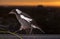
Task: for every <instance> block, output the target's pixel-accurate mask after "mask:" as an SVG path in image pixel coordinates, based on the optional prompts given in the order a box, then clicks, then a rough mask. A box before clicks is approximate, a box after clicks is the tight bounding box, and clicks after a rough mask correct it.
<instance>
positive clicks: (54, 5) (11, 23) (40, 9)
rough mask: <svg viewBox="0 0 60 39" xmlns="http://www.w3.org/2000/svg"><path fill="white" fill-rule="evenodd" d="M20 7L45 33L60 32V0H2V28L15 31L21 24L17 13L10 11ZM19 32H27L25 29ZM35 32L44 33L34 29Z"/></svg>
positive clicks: (0, 2) (0, 22)
mask: <svg viewBox="0 0 60 39" xmlns="http://www.w3.org/2000/svg"><path fill="white" fill-rule="evenodd" d="M16 8H18V9H20V10H21V11H23V12H25V13H27V14H29V15H30V16H31V17H32V18H33V19H34V20H35V21H36V23H37V25H38V26H39V27H40V28H42V29H43V30H44V31H45V32H46V33H45V34H60V2H59V0H17V1H16V0H0V26H1V27H0V30H1V31H2V30H9V31H11V32H14V31H16V30H18V29H19V27H20V24H19V22H18V21H17V19H16V17H15V15H9V14H8V13H9V12H10V11H11V10H13V9H16ZM18 33H21V34H25V33H24V31H20V32H18ZM32 33H33V34H42V33H41V32H40V31H39V30H37V29H33V32H32Z"/></svg>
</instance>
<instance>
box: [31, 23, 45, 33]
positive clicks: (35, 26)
mask: <svg viewBox="0 0 60 39" xmlns="http://www.w3.org/2000/svg"><path fill="white" fill-rule="evenodd" d="M31 27H33V28H36V29H39V30H40V31H41V32H42V33H45V32H44V31H43V30H42V29H41V28H39V27H38V26H35V25H33V24H32V25H31Z"/></svg>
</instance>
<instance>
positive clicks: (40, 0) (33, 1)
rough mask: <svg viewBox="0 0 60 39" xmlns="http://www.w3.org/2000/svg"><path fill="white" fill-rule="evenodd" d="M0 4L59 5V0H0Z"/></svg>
mask: <svg viewBox="0 0 60 39" xmlns="http://www.w3.org/2000/svg"><path fill="white" fill-rule="evenodd" d="M1 5H3V6H4V5H5V6H6V5H8V6H25V5H27V6H37V5H43V6H60V0H0V6H1Z"/></svg>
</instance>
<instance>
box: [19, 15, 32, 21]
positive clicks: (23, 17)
mask: <svg viewBox="0 0 60 39" xmlns="http://www.w3.org/2000/svg"><path fill="white" fill-rule="evenodd" d="M20 17H21V18H22V19H24V20H26V21H28V22H30V21H32V19H31V18H28V17H25V16H24V15H20Z"/></svg>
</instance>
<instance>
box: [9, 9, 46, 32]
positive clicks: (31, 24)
mask: <svg viewBox="0 0 60 39" xmlns="http://www.w3.org/2000/svg"><path fill="white" fill-rule="evenodd" d="M9 14H14V15H15V16H16V18H17V20H18V22H19V23H20V24H21V27H20V28H19V30H26V31H29V29H30V33H31V32H32V30H33V28H36V29H39V30H40V31H41V32H42V33H45V32H44V31H43V30H42V29H41V28H39V27H38V26H37V25H36V23H35V21H34V19H32V17H31V16H29V15H28V14H27V13H25V12H22V11H21V10H19V9H13V10H12V11H11V12H9Z"/></svg>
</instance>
